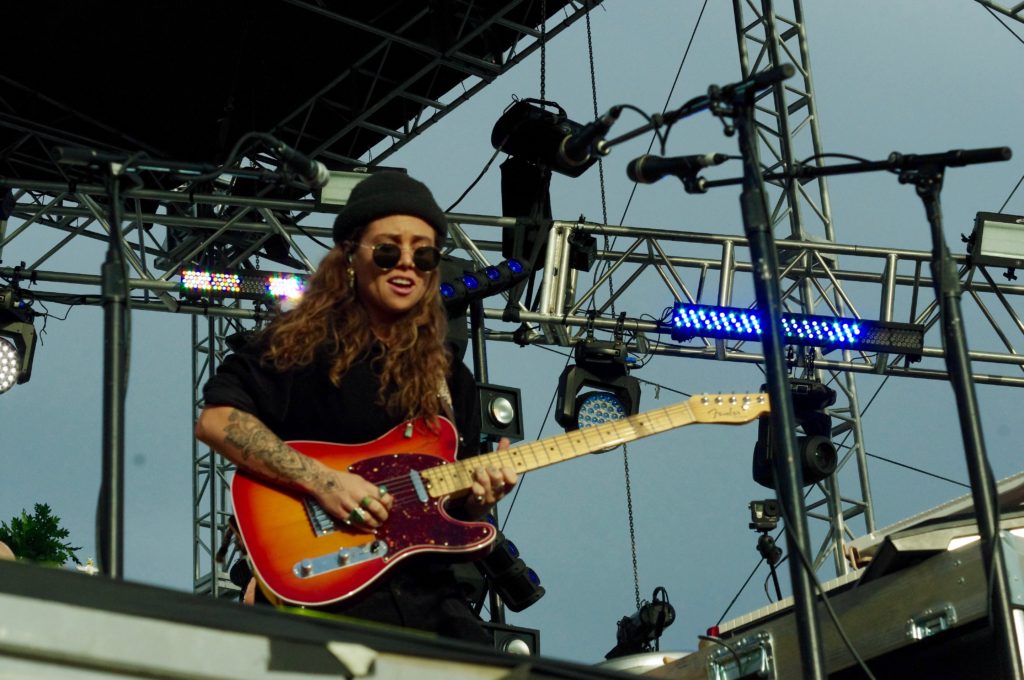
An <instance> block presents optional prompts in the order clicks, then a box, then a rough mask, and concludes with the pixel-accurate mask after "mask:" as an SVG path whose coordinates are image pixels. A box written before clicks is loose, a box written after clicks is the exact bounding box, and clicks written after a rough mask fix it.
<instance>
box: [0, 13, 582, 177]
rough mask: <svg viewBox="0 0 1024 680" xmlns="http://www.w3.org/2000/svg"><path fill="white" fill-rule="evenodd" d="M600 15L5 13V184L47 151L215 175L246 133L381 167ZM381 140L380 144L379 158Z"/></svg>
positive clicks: (41, 171) (1, 94)
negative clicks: (122, 157)
mask: <svg viewBox="0 0 1024 680" xmlns="http://www.w3.org/2000/svg"><path fill="white" fill-rule="evenodd" d="M599 2H600V0H586V1H585V2H579V1H578V0H577V1H576V2H572V1H570V0H546V2H544V3H542V2H541V1H540V0H377V1H375V2H350V1H349V0H278V1H276V2H251V1H249V2H246V1H243V0H173V1H172V0H147V1H146V2H126V1H121V2H101V1H99V0H92V1H86V0H83V1H80V2H73V1H70V0H68V1H64V2H56V1H49V2H48V1H45V0H43V1H35V2H12V3H5V5H4V12H3V18H2V21H3V25H4V29H5V30H4V35H3V38H0V63H2V64H3V67H2V69H0V176H6V177H7V178H9V179H10V178H20V179H58V178H61V177H62V176H63V173H62V169H61V168H59V167H58V166H57V165H56V164H55V163H54V160H53V154H52V149H53V147H54V146H57V145H75V146H88V147H93V148H99V149H103V150H108V151H128V152H132V151H144V152H146V153H148V154H149V155H150V157H152V158H160V159H168V160H179V161H190V162H219V161H222V160H223V159H224V157H225V156H226V155H227V153H228V151H229V150H230V149H231V147H232V146H233V145H234V143H235V142H236V141H237V140H238V139H239V138H240V137H241V136H242V135H243V134H244V133H246V132H250V131H261V132H270V133H271V134H274V135H275V136H277V137H278V138H280V139H281V140H282V141H284V142H285V143H287V144H291V145H293V146H294V147H296V148H298V149H299V150H300V151H302V152H304V153H306V154H307V155H310V156H313V157H315V158H317V159H319V160H321V161H322V162H324V163H325V164H326V165H327V166H328V167H332V168H336V169H343V168H345V167H350V166H351V165H352V164H354V161H355V159H358V158H360V157H362V156H363V155H364V154H365V153H366V152H367V151H369V150H370V149H374V148H376V151H375V157H374V159H373V162H374V163H376V162H379V161H381V160H383V158H385V157H387V156H388V155H389V154H391V153H393V152H394V151H395V150H397V149H398V148H400V147H401V146H402V145H403V144H404V143H405V142H407V141H408V140H409V139H411V138H412V137H414V136H415V135H416V134H417V133H418V132H420V131H421V130H422V129H423V128H425V127H427V126H428V125H430V124H431V123H432V122H434V121H436V120H437V119H438V118H439V117H440V116H442V115H444V114H445V113H446V112H447V111H449V110H451V109H452V108H454V107H455V106H457V105H458V104H460V103H461V102H462V101H465V100H466V99H468V98H469V97H470V96H472V95H473V94H474V93H475V92H476V91H478V90H479V89H481V88H482V87H484V86H486V85H487V84H488V83H489V82H491V81H493V80H494V79H495V78H496V77H497V76H499V75H500V74H501V73H503V72H504V71H505V70H507V69H508V68H510V67H511V66H512V65H514V64H515V63H516V62H518V61H519V60H521V59H522V58H523V57H524V56H525V55H526V54H528V53H529V52H530V51H532V50H533V49H535V48H536V47H539V41H538V38H539V36H540V28H539V27H540V25H541V23H542V7H543V9H544V11H545V12H546V14H547V16H548V21H547V22H546V26H547V28H546V32H547V36H548V37H552V36H554V35H555V34H557V33H558V32H559V31H561V30H562V29H563V28H565V27H566V26H568V25H570V24H571V23H572V22H573V21H575V20H576V19H577V18H580V17H582V16H583V15H584V14H585V13H586V12H587V11H589V9H591V8H592V7H593V6H594V5H597V4H598V3H599ZM384 140H388V142H389V143H385V144H383V145H379V144H380V142H382V141H384Z"/></svg>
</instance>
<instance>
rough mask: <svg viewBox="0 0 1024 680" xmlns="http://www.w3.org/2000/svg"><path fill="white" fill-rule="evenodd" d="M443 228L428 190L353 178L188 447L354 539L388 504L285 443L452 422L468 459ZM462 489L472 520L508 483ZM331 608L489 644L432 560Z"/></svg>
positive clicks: (360, 482)
mask: <svg viewBox="0 0 1024 680" xmlns="http://www.w3.org/2000/svg"><path fill="white" fill-rule="evenodd" d="M447 228H448V222H447V219H446V218H445V216H444V212H443V211H442V210H441V209H440V207H439V206H438V205H437V203H436V202H435V200H434V198H433V196H432V195H431V193H430V190H429V189H428V188H427V187H426V186H425V185H424V184H422V183H420V182H419V181H417V180H415V179H412V178H411V177H409V176H408V175H406V174H405V173H401V172H394V171H382V172H377V173H373V174H370V175H369V176H368V177H367V178H366V179H365V180H363V181H362V182H360V183H359V184H358V185H357V186H356V188H355V189H354V190H353V191H352V195H351V197H350V199H349V201H348V203H347V205H346V206H345V208H344V209H343V210H342V212H341V213H340V214H339V215H338V217H337V219H336V220H335V222H334V233H333V236H334V243H335V246H334V247H333V248H332V249H331V250H330V251H329V252H328V253H327V255H326V256H325V257H324V259H323V261H322V262H321V263H320V265H319V266H318V268H317V270H316V272H315V273H314V274H313V275H312V276H311V278H310V280H309V284H308V288H307V290H306V292H305V294H304V295H303V297H302V299H301V300H300V301H299V303H298V304H297V306H296V307H295V308H294V309H292V310H291V311H288V312H286V313H284V314H281V315H280V316H278V317H277V318H276V319H274V321H273V322H272V323H271V324H270V325H269V326H267V328H265V329H264V330H263V331H261V332H260V333H259V334H258V335H257V337H256V338H255V339H254V340H253V341H252V342H250V343H249V345H248V346H247V347H245V348H244V349H243V350H241V351H239V352H237V353H235V354H233V355H231V356H229V357H228V358H227V359H226V360H225V361H224V363H223V364H222V365H221V366H220V367H219V369H218V371H217V374H216V375H215V376H214V377H213V378H212V379H211V380H210V381H209V382H208V383H207V384H206V386H205V388H204V393H203V396H204V399H205V404H206V407H205V408H204V409H203V411H202V413H201V414H200V417H199V421H198V422H197V424H196V437H198V438H199V439H200V440H201V441H203V442H204V443H206V444H207V445H209V446H210V447H211V448H213V449H214V450H216V451H218V452H219V453H220V454H222V455H224V456H225V457H226V458H228V459H229V460H231V461H232V462H233V463H235V465H237V466H238V467H240V468H244V469H246V470H247V471H249V472H250V473H252V474H254V475H257V476H259V477H262V478H263V479H265V480H267V481H269V482H271V483H274V484H281V485H285V486H287V487H290V488H292V489H294V490H297V491H299V492H301V493H303V494H307V495H308V496H310V497H312V498H313V499H314V500H315V501H316V502H317V503H319V504H320V506H321V507H323V508H324V509H325V510H326V511H327V512H329V513H330V514H331V515H333V516H334V517H335V518H336V519H337V520H339V521H342V522H349V523H351V524H353V525H355V526H358V527H359V528H361V529H366V530H369V529H375V528H377V527H380V526H381V525H382V524H383V523H384V522H387V520H388V511H389V509H390V508H391V506H392V503H393V498H392V496H391V495H390V494H389V493H388V492H387V489H386V487H378V486H376V485H375V484H373V483H371V482H369V481H368V480H367V479H365V478H363V477H360V476H358V475H354V474H350V473H347V472H344V471H341V470H335V469H332V468H330V467H328V466H327V465H325V464H323V463H321V462H320V461H318V460H316V459H314V458H311V457H309V456H306V455H303V454H302V453H299V452H298V451H296V450H295V449H293V448H291V447H289V446H287V445H286V444H285V443H284V442H285V441H286V440H317V441H327V442H337V443H341V444H359V443H363V442H368V441H372V440H373V439H376V438H378V437H380V436H381V435H382V434H384V433H385V432H387V431H389V430H390V429H392V428H394V427H395V426H398V425H402V424H403V423H405V422H407V421H409V420H412V419H415V418H417V417H424V418H427V419H428V420H429V419H433V418H436V417H438V416H447V417H448V418H450V419H451V418H452V417H453V416H454V421H455V423H456V425H457V426H458V427H459V431H460V435H461V436H460V438H459V449H458V456H459V457H460V458H465V457H467V456H472V455H476V454H477V453H479V448H480V447H479V405H478V401H477V397H476V385H475V382H474V380H473V377H472V375H471V373H470V371H469V370H468V369H467V368H466V367H465V366H464V365H463V364H462V363H460V362H454V361H453V360H452V356H451V354H450V352H449V351H448V349H447V348H446V345H445V336H446V324H447V320H446V315H445V312H444V309H443V307H442V304H441V298H440V293H439V274H438V269H437V267H438V264H439V263H440V257H441V253H440V250H439V247H440V246H441V245H442V244H443V243H444V240H445V238H446V235H447ZM500 447H502V448H507V447H508V441H507V440H505V441H502V443H501V444H500ZM474 480H475V481H474V484H473V488H472V493H470V494H469V495H467V496H464V497H463V498H462V499H458V500H453V501H451V502H450V503H449V512H451V513H452V514H453V515H454V516H458V517H461V518H463V519H479V518H481V517H483V516H484V514H485V513H486V512H487V510H488V509H489V507H490V506H491V505H493V504H494V503H495V502H496V501H497V500H498V499H500V498H501V497H502V496H504V495H505V494H506V493H508V491H509V490H510V489H511V487H512V486H513V485H514V484H515V483H516V474H515V472H514V471H513V470H511V469H507V468H506V469H502V470H498V469H494V468H491V469H478V470H476V471H475V473H474ZM259 599H264V600H265V598H260V597H258V598H257V600H259ZM331 611H334V612H337V613H341V614H345V615H348V616H354V617H358V618H365V619H370V620H374V621H378V622H383V623H388V624H392V625H398V626H407V627H412V628H418V629H422V630H428V631H433V632H435V633H438V634H440V635H444V636H448V637H455V638H460V639H463V640H468V641H474V642H480V643H482V644H491V641H490V638H489V636H488V634H487V633H486V631H485V629H484V628H483V626H481V625H480V619H479V617H478V616H477V615H476V614H474V613H473V612H472V610H471V608H470V607H469V605H468V603H467V601H466V599H465V597H464V596H463V594H462V592H461V590H460V588H459V586H458V584H457V582H456V581H455V578H454V575H453V572H452V569H451V567H450V566H449V565H448V564H447V563H446V562H445V561H444V560H443V559H442V558H438V557H431V556H424V555H417V556H413V557H410V558H409V559H408V560H406V561H404V562H402V563H399V564H396V565H394V567H393V568H392V569H391V570H390V571H389V572H387V573H386V574H384V575H383V576H382V577H381V578H380V579H379V580H377V581H375V582H374V583H373V584H372V585H370V586H369V587H367V588H366V589H364V590H363V591H361V592H359V593H357V594H356V595H354V596H352V597H350V598H348V599H345V600H343V601H342V602H340V603H336V604H334V605H332V606H331Z"/></svg>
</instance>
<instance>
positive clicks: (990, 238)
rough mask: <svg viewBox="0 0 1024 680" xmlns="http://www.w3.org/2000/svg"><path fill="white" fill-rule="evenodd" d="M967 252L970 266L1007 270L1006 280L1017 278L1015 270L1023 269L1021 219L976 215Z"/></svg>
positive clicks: (986, 214) (1019, 217)
mask: <svg viewBox="0 0 1024 680" xmlns="http://www.w3.org/2000/svg"><path fill="white" fill-rule="evenodd" d="M967 252H968V254H969V255H970V260H971V264H972V265H976V266H982V265H990V266H993V267H1006V269H1007V270H1008V271H1007V273H1006V274H1005V276H1006V278H1008V279H1016V278H1017V277H1016V276H1015V275H1014V273H1013V272H1014V270H1015V269H1019V268H1020V267H1024V217H1022V216H1020V215H1001V214H999V213H990V212H979V213H978V214H977V215H976V216H975V218H974V231H973V232H971V235H970V237H969V238H968V239H967Z"/></svg>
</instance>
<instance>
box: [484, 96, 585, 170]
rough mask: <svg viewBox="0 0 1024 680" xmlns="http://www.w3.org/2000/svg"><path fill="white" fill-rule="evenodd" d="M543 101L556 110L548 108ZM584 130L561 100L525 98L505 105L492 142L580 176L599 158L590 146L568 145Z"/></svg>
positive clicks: (529, 160) (511, 152) (521, 156)
mask: <svg viewBox="0 0 1024 680" xmlns="http://www.w3.org/2000/svg"><path fill="white" fill-rule="evenodd" d="M537 104H541V105H542V106H538V105H537ZM543 105H546V106H548V107H551V108H554V109H557V111H552V110H548V109H545V108H543ZM581 132H584V126H583V125H581V124H580V123H577V122H575V121H572V120H569V117H568V116H567V115H566V113H565V109H563V108H562V107H561V106H559V105H558V104H555V103H554V102H543V101H540V100H535V99H532V100H531V99H523V100H520V101H517V102H516V103H515V104H513V105H512V106H510V107H509V108H508V109H506V111H505V113H503V114H502V116H501V118H499V119H498V122H496V123H495V124H494V129H493V130H491V145H492V146H493V147H494V148H495V149H501V150H502V151H504V152H505V153H507V154H508V155H509V156H512V157H514V158H516V159H518V160H520V161H524V162H526V163H531V164H534V165H538V166H543V167H547V168H551V169H552V170H554V171H555V172H557V173H560V174H562V175H567V176H569V177H579V176H580V175H582V174H583V173H584V172H586V171H587V169H588V168H589V167H590V166H592V165H593V164H594V163H596V162H597V159H598V155H599V154H597V153H591V152H590V150H589V149H583V150H581V151H578V152H574V151H573V150H572V149H571V148H568V146H570V145H572V142H573V140H583V139H584V137H586V135H585V134H584V135H581V134H580V133H581ZM594 141H597V140H596V139H595V140H594Z"/></svg>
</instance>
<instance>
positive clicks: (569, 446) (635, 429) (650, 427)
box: [421, 402, 696, 497]
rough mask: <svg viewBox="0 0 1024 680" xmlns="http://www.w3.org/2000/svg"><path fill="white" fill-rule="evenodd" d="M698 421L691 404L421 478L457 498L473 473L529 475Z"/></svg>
mask: <svg viewBox="0 0 1024 680" xmlns="http://www.w3.org/2000/svg"><path fill="white" fill-rule="evenodd" d="M695 420H696V419H695V417H694V415H693V410H692V409H691V407H690V404H689V402H683V403H681V404H675V405H673V406H667V407H665V408H660V409H654V410H652V411H648V412H646V413H639V414H637V415H633V416H629V417H627V418H623V419H621V420H615V421H612V422H609V423H604V424H601V425H595V426H593V427H585V428H582V429H579V430H574V431H572V432H567V433H565V434H560V435H556V436H554V437H548V438H547V439H542V440H540V441H536V442H531V443H529V444H521V445H519V446H515V447H512V448H510V449H508V450H507V451H494V452H492V453H487V454H483V455H481V456H476V457H474V458H471V459H469V460H464V461H458V462H455V463H451V464H448V465H439V466H437V467H434V468H430V469H428V470H424V471H423V472H422V473H421V474H422V476H423V478H424V479H425V480H426V481H427V485H428V492H429V493H430V495H431V496H434V497H438V496H446V495H449V494H457V493H459V492H464V491H465V490H467V489H469V488H470V487H471V486H472V485H473V471H474V470H477V469H479V468H481V467H487V466H494V467H496V468H499V469H500V468H503V467H508V468H511V469H513V470H515V471H516V472H517V473H523V472H529V471H530V470H536V469H538V468H542V467H546V466H548V465H554V464H555V463H560V462H562V461H565V460H569V459H571V458H576V457H578V456H582V455H585V454H588V453H593V452H594V451H602V450H605V449H611V448H614V447H616V446H619V445H620V444H625V443H627V442H631V441H633V440H635V439H641V438H643V437H649V436H651V435H654V434H658V433H659V432H665V431H667V430H671V429H674V428H677V427H682V426H683V425H689V424H690V423H693V422H695Z"/></svg>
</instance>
